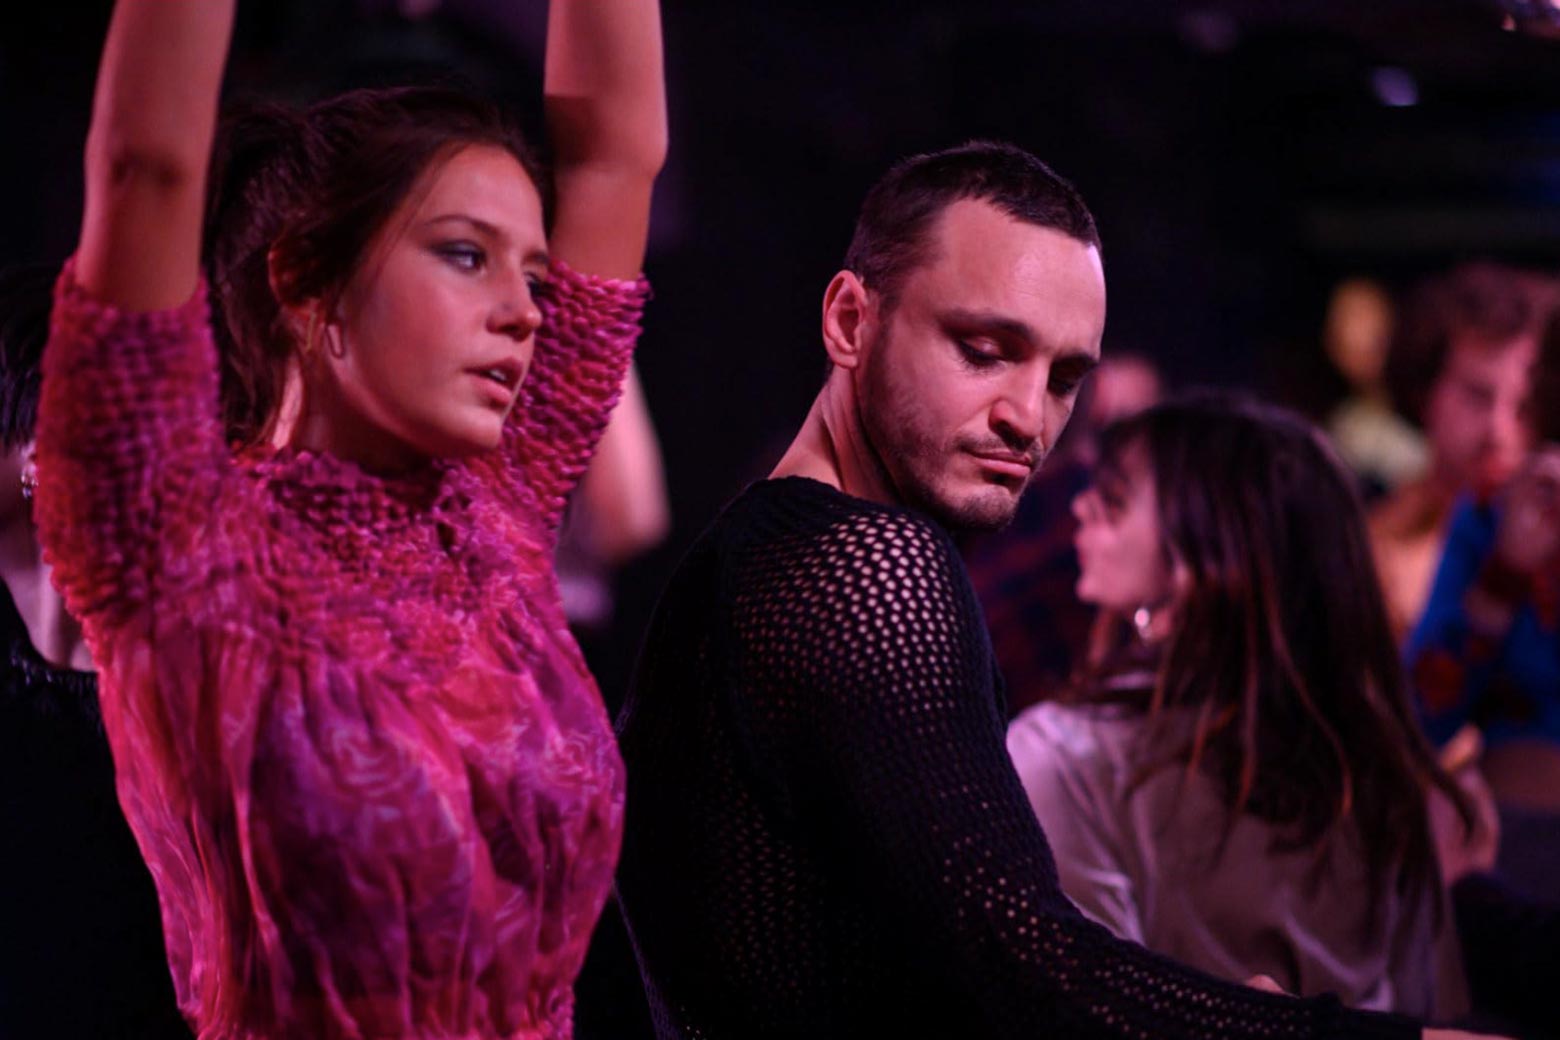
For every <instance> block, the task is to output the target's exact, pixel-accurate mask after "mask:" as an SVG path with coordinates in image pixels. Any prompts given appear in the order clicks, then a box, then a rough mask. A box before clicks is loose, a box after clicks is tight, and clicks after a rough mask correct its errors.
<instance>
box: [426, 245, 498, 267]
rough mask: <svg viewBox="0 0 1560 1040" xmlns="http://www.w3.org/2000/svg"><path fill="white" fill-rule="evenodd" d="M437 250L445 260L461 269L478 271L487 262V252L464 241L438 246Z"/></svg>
mask: <svg viewBox="0 0 1560 1040" xmlns="http://www.w3.org/2000/svg"><path fill="white" fill-rule="evenodd" d="M437 252H438V254H439V255H440V256H442V257H443V258H444V259H445V260H446V261H448V262H449V263H451V264H453V265H455V266H456V267H459V268H460V269H461V270H463V271H479V270H481V269H482V265H483V264H485V263H486V262H487V254H485V253H484V252H483V251H482V249H481V248H480V247H479V246H474V245H471V244H469V243H466V242H453V243H450V244H449V245H443V246H439V247H438V249H437Z"/></svg>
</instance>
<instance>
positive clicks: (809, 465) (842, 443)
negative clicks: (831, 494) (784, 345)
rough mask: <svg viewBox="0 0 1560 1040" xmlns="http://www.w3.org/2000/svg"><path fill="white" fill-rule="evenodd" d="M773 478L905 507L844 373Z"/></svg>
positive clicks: (833, 379) (817, 403)
mask: <svg viewBox="0 0 1560 1040" xmlns="http://www.w3.org/2000/svg"><path fill="white" fill-rule="evenodd" d="M770 476H771V477H809V478H811V479H813V480H816V481H819V482H820V483H823V484H828V485H829V486H830V487H833V488H836V489H838V490H840V491H843V492H845V494H847V495H853V496H854V497H856V498H865V499H867V500H869V501H872V502H881V503H883V504H885V505H902V504H903V501H902V499H901V498H900V496H899V493H898V492H897V490H895V488H894V485H893V482H892V481H891V480H890V479H889V476H888V472H887V471H886V470H885V469H884V467H883V462H882V460H881V459H880V458H879V457H878V455H877V452H875V451H874V450H873V448H872V445H871V444H870V442H869V441H868V440H867V436H866V430H865V428H864V427H863V426H862V423H861V409H860V407H859V405H858V402H857V398H856V390H855V387H854V386H853V385H852V384H851V382H850V379H849V378H848V376H846V375H845V373H843V372H840V371H838V370H836V371H835V373H834V374H833V375H832V376H830V378H829V381H828V382H827V383H825V384H824V386H823V389H822V390H820V391H819V392H818V396H817V398H816V399H815V400H814V401H813V405H812V408H811V409H810V410H809V411H808V413H807V418H806V419H805V420H804V421H803V422H802V428H801V430H799V431H798V432H797V434H796V439H795V440H793V441H792V442H791V446H790V448H788V449H786V453H785V455H784V456H782V457H781V459H780V463H779V464H778V465H777V466H775V469H774V472H773V473H771V474H770Z"/></svg>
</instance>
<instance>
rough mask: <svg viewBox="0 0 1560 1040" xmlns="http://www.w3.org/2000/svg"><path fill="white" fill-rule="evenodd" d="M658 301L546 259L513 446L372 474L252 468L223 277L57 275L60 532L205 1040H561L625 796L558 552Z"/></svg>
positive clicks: (42, 462) (65, 583)
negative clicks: (132, 293)
mask: <svg viewBox="0 0 1560 1040" xmlns="http://www.w3.org/2000/svg"><path fill="white" fill-rule="evenodd" d="M647 291H648V290H647V286H646V285H645V283H644V282H643V281H640V282H638V283H631V282H622V281H607V280H602V279H594V278H590V277H586V276H584V275H580V274H578V273H575V272H572V271H570V270H568V269H566V268H562V267H559V268H558V269H556V270H555V271H554V273H553V278H552V281H551V282H550V283H549V285H548V286H547V288H546V289H545V290H544V292H543V294H542V299H541V300H540V301H539V302H540V303H541V306H542V312H543V315H544V323H543V326H542V330H541V331H540V332H539V333H538V334H537V342H536V351H535V356H534V360H533V362H532V365H531V369H530V372H529V375H528V376H527V379H526V381H525V383H524V385H523V387H522V389H521V391H520V395H519V400H518V402H517V404H516V406H515V409H514V413H513V415H512V417H511V419H510V421H509V424H508V427H507V429H506V432H505V436H504V444H503V448H502V449H501V450H500V451H497V452H493V453H490V454H487V455H483V456H479V457H475V458H471V459H465V460H440V461H435V462H431V463H429V464H428V465H427V466H426V467H425V468H424V469H423V470H421V471H419V472H415V473H412V474H408V475H405V476H400V477H396V478H381V477H376V476H372V475H370V474H368V473H365V472H364V471H362V470H360V469H359V468H357V467H356V466H354V465H352V464H351V463H348V462H345V461H342V460H339V459H336V458H333V457H329V456H324V455H317V454H310V453H307V452H297V451H291V450H287V451H281V452H270V451H267V452H264V453H253V454H247V455H244V456H240V457H237V458H235V457H234V456H233V455H232V454H231V453H230V451H229V450H228V449H227V448H226V447H225V446H224V444H223V436H222V430H221V426H220V424H219V420H218V410H217V405H218V400H217V358H216V353H215V350H214V348H213V345H212V338H211V331H210V326H209V318H208V305H207V302H206V294H205V290H204V287H202V289H201V290H200V291H198V292H197V293H196V295H195V297H194V298H193V299H191V300H190V301H189V302H188V303H186V304H184V305H183V306H181V307H179V308H177V309H174V310H169V311H163V312H156V313H144V314H143V313H129V312H125V311H122V310H118V309H116V308H113V307H109V306H105V305H103V304H100V303H98V302H96V301H94V300H92V299H90V298H88V297H87V295H86V294H85V293H84V292H83V291H82V290H81V289H80V287H78V286H77V285H76V284H75V282H74V281H73V279H72V276H71V269H70V267H69V266H68V265H67V267H66V270H65V273H64V274H63V275H62V277H61V280H60V285H59V287H58V289H57V292H56V306H55V311H54V325H53V332H52V337H51V339H50V343H49V347H48V350H47V353H46V356H45V359H44V383H43V398H42V401H41V404H40V408H39V421H38V469H39V474H40V486H39V490H38V517H39V521H40V525H41V530H42V534H43V537H44V542H45V545H46V546H47V547H48V553H49V559H50V561H51V562H52V563H53V565H54V568H55V572H54V573H55V580H56V581H57V582H58V583H59V585H60V587H61V589H62V590H63V592H64V593H65V596H66V600H67V603H68V605H69V607H70V609H71V611H72V612H73V613H75V614H76V615H77V616H78V617H80V618H82V619H83V621H84V622H85V625H86V631H87V636H88V640H89V642H90V645H91V648H92V653H93V656H94V658H95V660H96V661H97V663H98V665H99V667H100V668H101V670H102V700H103V715H104V722H105V724H106V727H107V730H108V735H109V739H110V742H111V745H112V747H113V751H114V758H115V761H116V763H117V768H118V787H119V796H120V800H121V802H122V804H123V806H124V809H125V815H126V817H127V818H128V819H129V821H130V825H131V828H132V829H133V830H134V832H135V835H136V838H137V840H138V842H139V844H140V847H141V850H142V852H143V853H144V855H145V856H146V859H147V861H148V863H149V865H150V867H151V870H152V874H153V876H154V878H155V880H156V883H157V890H158V895H159V897H160V901H161V905H162V917H163V928H164V931H165V933H166V938H167V947H168V957H169V962H170V965H171V969H172V973H173V980H174V986H175V988H176V990H177V992H178V997H179V1004H180V1006H181V1008H182V1009H183V1011H184V1013H185V1015H186V1016H187V1017H188V1018H189V1019H190V1020H191V1021H192V1022H193V1023H194V1024H195V1025H196V1027H197V1028H198V1030H199V1031H200V1035H201V1037H202V1038H203V1040H205V1038H224V1040H225V1038H230V1037H231V1038H251V1037H254V1038H258V1037H266V1038H273V1040H274V1038H281V1037H304V1036H307V1037H332V1038H334V1037H364V1038H369V1037H416V1038H435V1037H438V1038H444V1037H451V1038H453V1037H459V1038H476V1037H482V1038H489V1037H504V1038H533V1037H535V1038H542V1037H546V1038H553V1037H567V1036H568V1035H569V1034H570V1033H571V1022H572V1010H573V997H572V993H571V989H570V987H571V985H572V984H573V981H574V977H575V975H576V973H577V972H578V970H579V967H580V963H581V961H582V959H583V958H584V955H585V949H586V944H587V942H588V941H589V938H590V933H591V929H592V927H593V926H594V925H595V922H596V918H597V915H598V914H599V913H600V910H601V907H602V903H603V901H604V900H605V898H606V895H607V891H608V886H609V885H610V883H611V879H612V872H613V867H614V865H615V863H616V860H617V854H618V843H619V838H620V833H621V827H622V807H623V774H622V763H621V760H620V759H619V757H618V753H617V749H616V746H615V744H614V742H613V738H612V733H611V730H610V728H609V726H608V722H607V718H606V715H605V712H604V710H603V708H602V705H601V700H600V696H599V694H598V692H597V690H596V687H595V684H594V682H593V681H592V679H591V677H590V675H589V673H588V672H587V670H586V668H585V664H584V662H583V660H582V658H581V656H580V654H579V651H578V649H577V647H576V646H575V644H574V641H573V639H572V638H571V637H570V635H569V632H568V630H567V628H566V627H565V624H564V619H563V614H562V611H561V609H560V607H559V602H558V595H557V588H556V583H555V581H554V577H553V572H552V564H551V559H552V548H553V543H554V540H555V538H556V534H557V528H558V523H559V518H560V516H561V515H562V511H563V506H564V499H565V496H566V494H567V493H568V491H569V489H570V488H571V486H572V485H573V484H574V482H575V481H576V480H577V479H578V477H579V475H580V473H581V472H582V470H583V469H584V466H585V463H586V460H587V459H588V458H589V456H590V454H591V452H592V450H593V449H594V447H595V444H596V441H597V438H598V437H599V436H600V434H601V431H602V428H603V427H604V425H605V423H606V419H607V414H608V412H609V411H610V409H611V407H612V405H613V404H614V403H615V401H616V398H617V394H618V388H619V386H620V384H621V382H622V378H623V375H624V372H625V371H626V369H627V366H628V361H629V355H630V353H631V351H632V347H633V343H634V341H635V339H636V337H637V334H638V319H639V314H640V311H641V309H642V307H643V302H644V299H645V297H646V295H647Z"/></svg>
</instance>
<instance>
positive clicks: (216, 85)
mask: <svg viewBox="0 0 1560 1040" xmlns="http://www.w3.org/2000/svg"><path fill="white" fill-rule="evenodd" d="M233 9H234V5H233V2H232V0H120V2H119V3H118V5H117V6H116V7H115V9H114V15H113V19H112V21H111V22H110V24H109V31H108V37H107V40H106V41H105V43H104V47H103V61H102V65H101V67H100V69H99V73H98V82H97V92H96V97H95V99H94V102H93V110H92V125H91V130H90V131H89V133H88V137H87V149H86V185H87V197H86V210H85V215H84V217H83V221H82V232H81V244H80V248H79V250H78V255H77V261H76V280H77V282H78V283H79V284H80V285H81V286H82V287H83V288H84V289H86V290H87V292H88V293H89V294H91V295H92V296H94V297H96V298H98V299H100V300H102V301H104V302H107V303H112V304H117V305H119V306H123V307H128V308H132V309H137V310H151V309H158V308H164V307H171V306H174V305H176V304H178V303H180V302H182V301H183V300H185V299H187V298H188V297H189V295H190V293H191V292H193V291H194V288H195V284H196V280H197V278H198V275H199V265H200V229H201V214H202V211H203V208H204V194H205V178H206V168H207V165H208V163H209V159H210V152H211V145H212V139H213V136H214V134H215V126H216V112H217V99H218V94H219V90H220V86H221V81H222V69H223V65H224V62H225V59H226V55H227V48H228V41H229V38H230V37H231V35H232V27H233Z"/></svg>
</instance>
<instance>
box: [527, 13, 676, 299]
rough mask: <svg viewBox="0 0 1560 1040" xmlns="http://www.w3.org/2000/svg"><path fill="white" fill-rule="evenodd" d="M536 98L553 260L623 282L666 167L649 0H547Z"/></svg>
mask: <svg viewBox="0 0 1560 1040" xmlns="http://www.w3.org/2000/svg"><path fill="white" fill-rule="evenodd" d="M544 91H545V95H546V99H545V100H546V113H547V126H548V135H549V137H550V139H551V142H552V148H553V157H554V182H555V185H556V188H557V209H556V216H555V219H554V221H553V231H552V236H551V240H552V251H553V255H554V256H556V257H558V258H559V259H562V260H563V261H564V262H566V263H567V264H569V266H571V267H573V268H575V269H577V270H580V271H583V272H585V273H587V274H595V275H602V276H605V277H613V278H632V277H634V276H635V275H637V274H638V273H639V269H640V266H641V265H642V264H643V262H644V255H645V239H646V237H647V235H648V233H649V227H650V191H651V187H652V186H653V185H654V183H655V178H656V175H657V174H658V173H659V172H660V170H661V166H662V164H664V163H665V161H666V148H667V125H666V84H665V77H664V75H663V72H662V56H661V11H660V4H659V3H658V0H553V3H552V8H551V10H550V11H549V15H548V24H547V71H546V77H545V83H544Z"/></svg>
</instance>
